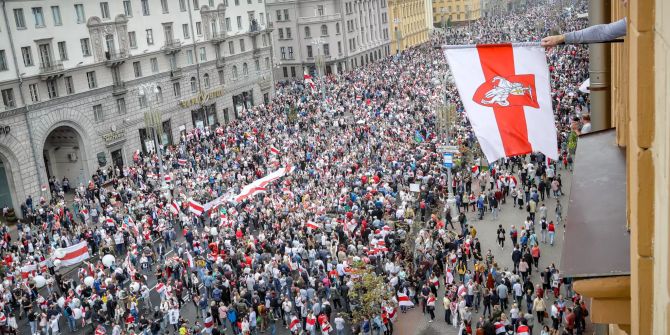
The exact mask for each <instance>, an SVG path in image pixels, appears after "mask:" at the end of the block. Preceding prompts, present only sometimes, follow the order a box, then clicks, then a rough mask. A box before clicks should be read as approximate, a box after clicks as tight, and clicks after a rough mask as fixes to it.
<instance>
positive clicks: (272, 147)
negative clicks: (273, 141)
mask: <svg viewBox="0 0 670 335" xmlns="http://www.w3.org/2000/svg"><path fill="white" fill-rule="evenodd" d="M280 153H281V151H279V149H277V148H275V147H274V146H271V147H270V155H279V154H280Z"/></svg>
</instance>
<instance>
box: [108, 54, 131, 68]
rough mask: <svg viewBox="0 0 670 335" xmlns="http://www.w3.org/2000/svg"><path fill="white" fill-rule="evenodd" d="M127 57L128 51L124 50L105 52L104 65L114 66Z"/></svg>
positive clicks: (121, 62)
mask: <svg viewBox="0 0 670 335" xmlns="http://www.w3.org/2000/svg"><path fill="white" fill-rule="evenodd" d="M126 59H128V53H127V52H125V51H121V52H114V53H110V52H109V51H107V52H105V65H106V66H109V67H115V66H119V65H121V64H123V63H124V62H125V61H126Z"/></svg>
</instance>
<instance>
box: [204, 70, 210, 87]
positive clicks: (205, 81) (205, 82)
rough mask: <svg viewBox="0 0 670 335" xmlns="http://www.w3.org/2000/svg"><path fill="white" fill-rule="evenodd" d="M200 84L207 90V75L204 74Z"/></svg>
mask: <svg viewBox="0 0 670 335" xmlns="http://www.w3.org/2000/svg"><path fill="white" fill-rule="evenodd" d="M202 83H203V85H204V86H205V88H209V74H207V73H205V74H204V75H203V76H202Z"/></svg>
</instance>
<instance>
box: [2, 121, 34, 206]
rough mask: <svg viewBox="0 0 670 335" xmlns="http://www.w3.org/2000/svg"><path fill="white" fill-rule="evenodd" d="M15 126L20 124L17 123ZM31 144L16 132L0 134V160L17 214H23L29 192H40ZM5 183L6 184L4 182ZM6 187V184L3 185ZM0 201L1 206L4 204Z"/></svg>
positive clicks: (12, 204)
mask: <svg viewBox="0 0 670 335" xmlns="http://www.w3.org/2000/svg"><path fill="white" fill-rule="evenodd" d="M15 126H18V125H16V124H15ZM31 153H32V151H30V147H29V144H26V142H24V141H20V140H19V139H18V138H16V137H15V135H14V133H13V132H12V133H9V134H8V135H3V136H0V161H1V162H2V163H1V164H2V167H3V170H4V171H3V174H4V178H5V182H6V185H7V187H8V188H9V192H10V194H11V204H7V205H10V206H12V207H13V208H14V212H15V213H16V215H17V216H21V204H22V203H23V202H24V201H25V200H26V198H27V197H28V195H29V194H32V195H33V196H35V195H37V194H38V193H39V185H38V179H37V173H36V169H35V165H34V160H33V156H32V154H31ZM3 185H5V184H3ZM3 187H4V186H3ZM4 205H5V204H4V203H0V206H4Z"/></svg>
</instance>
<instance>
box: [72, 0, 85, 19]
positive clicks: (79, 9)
mask: <svg viewBox="0 0 670 335" xmlns="http://www.w3.org/2000/svg"><path fill="white" fill-rule="evenodd" d="M74 12H75V14H76V15H77V23H84V22H86V14H85V13H84V5H83V4H76V5H74Z"/></svg>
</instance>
